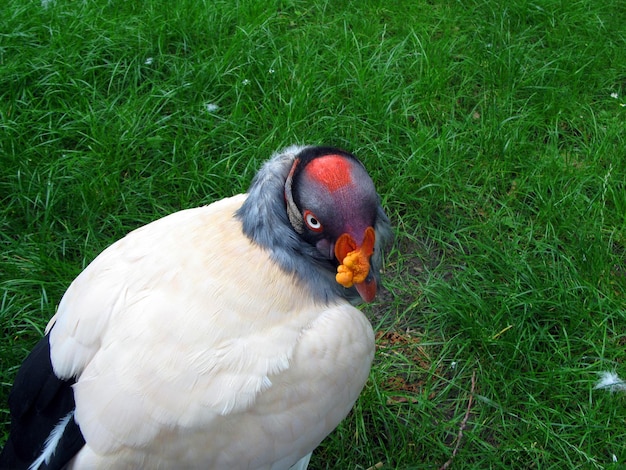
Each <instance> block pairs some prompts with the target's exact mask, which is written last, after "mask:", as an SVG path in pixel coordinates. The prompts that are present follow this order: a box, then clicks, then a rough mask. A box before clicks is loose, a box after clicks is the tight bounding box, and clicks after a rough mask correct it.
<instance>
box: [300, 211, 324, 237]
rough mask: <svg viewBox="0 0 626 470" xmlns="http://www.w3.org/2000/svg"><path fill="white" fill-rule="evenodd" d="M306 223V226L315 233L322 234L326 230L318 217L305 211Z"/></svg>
mask: <svg viewBox="0 0 626 470" xmlns="http://www.w3.org/2000/svg"><path fill="white" fill-rule="evenodd" d="M304 222H305V223H306V226H307V227H308V228H309V229H311V230H313V231H314V232H321V231H322V230H324V228H323V227H322V223H321V222H320V221H319V220H317V217H315V215H314V214H313V212H311V211H304Z"/></svg>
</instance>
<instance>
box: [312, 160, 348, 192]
mask: <svg viewBox="0 0 626 470" xmlns="http://www.w3.org/2000/svg"><path fill="white" fill-rule="evenodd" d="M305 171H306V173H307V175H308V176H309V177H310V178H311V179H313V180H315V181H318V182H319V183H320V184H322V185H324V186H326V188H327V189H328V190H329V191H330V192H335V191H337V190H339V189H341V188H344V187H346V186H352V184H353V182H352V173H351V166H350V163H349V162H348V161H347V160H346V158H345V157H342V156H340V155H325V156H323V157H319V158H316V159H314V160H313V161H311V163H309V164H308V165H307V166H306V170H305Z"/></svg>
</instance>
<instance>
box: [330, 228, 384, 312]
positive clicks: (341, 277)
mask: <svg viewBox="0 0 626 470" xmlns="http://www.w3.org/2000/svg"><path fill="white" fill-rule="evenodd" d="M375 242H376V232H374V229H373V228H372V227H367V228H366V229H365V233H364V235H363V242H362V243H361V246H358V245H357V243H356V241H355V240H354V237H353V236H352V235H350V234H349V233H344V234H342V235H341V236H340V237H339V238H338V239H337V242H336V243H335V256H336V257H337V260H339V263H340V264H339V266H338V267H337V276H336V280H337V282H338V283H339V284H341V285H342V286H344V287H352V286H354V287H355V288H356V290H357V292H358V293H359V295H360V296H361V298H362V299H363V300H364V301H365V302H371V301H372V300H374V297H376V279H375V278H374V276H372V273H370V257H371V256H372V253H374V243H375Z"/></svg>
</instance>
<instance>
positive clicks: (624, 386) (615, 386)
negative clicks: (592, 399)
mask: <svg viewBox="0 0 626 470" xmlns="http://www.w3.org/2000/svg"><path fill="white" fill-rule="evenodd" d="M593 388H594V389H598V388H602V389H605V390H608V391H610V392H626V382H624V380H622V379H621V378H620V377H619V375H617V374H616V373H615V372H609V371H605V372H600V380H599V381H598V383H597V384H596V386H595V387H593Z"/></svg>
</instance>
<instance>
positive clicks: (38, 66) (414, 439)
mask: <svg viewBox="0 0 626 470" xmlns="http://www.w3.org/2000/svg"><path fill="white" fill-rule="evenodd" d="M44 3H45V2H44ZM2 12H3V13H2V15H0V163H1V164H0V200H1V203H0V240H1V241H0V243H1V246H2V248H1V250H0V299H1V303H0V324H1V325H2V330H1V332H2V337H1V338H0V413H1V414H0V422H2V429H1V430H0V432H1V433H2V434H3V435H4V436H6V432H7V429H8V415H7V411H6V409H5V408H6V405H5V403H6V397H7V395H8V392H9V390H10V384H11V382H12V380H13V378H14V376H15V373H16V370H17V367H18V365H19V364H20V363H21V361H22V360H23V358H24V357H25V355H26V354H27V352H28V351H29V350H30V348H31V347H32V346H33V344H34V343H35V342H36V340H37V338H38V337H39V336H40V334H41V331H42V328H43V327H44V325H45V324H46V322H47V320H48V319H49V318H50V317H51V316H52V314H53V313H54V311H55V307H56V305H57V303H58V301H59V299H60V297H61V296H62V294H63V292H64V290H65V289H66V288H67V286H68V284H69V283H70V282H71V280H72V279H73V277H74V276H76V275H77V274H78V273H79V272H80V270H81V269H82V268H83V267H84V266H85V265H86V264H87V263H88V262H89V261H90V260H92V259H93V258H94V257H95V256H96V254H97V253H98V252H100V251H101V250H102V249H104V248H105V247H106V246H107V245H109V244H110V243H112V242H113V241H115V240H116V239H118V238H120V237H122V236H123V235H124V234H125V233H127V232H128V231H129V230H132V229H133V228H136V227H138V226H140V225H142V224H144V223H146V222H148V221H151V220H154V219H156V218H158V217H160V216H163V215H165V214H168V213H170V212H173V211H176V210H180V209H182V208H186V207H193V206H197V205H201V204H206V203H209V202H211V201H213V200H216V199H219V198H222V197H225V196H228V195H231V194H234V193H236V192H241V191H244V190H245V188H246V187H247V185H248V183H249V181H250V179H251V178H252V176H253V174H254V172H255V170H256V169H257V168H258V167H259V165H260V164H261V162H262V161H263V160H264V159H266V158H267V157H268V156H269V155H270V154H271V153H272V152H273V151H274V150H276V149H279V148H281V147H283V146H286V145H288V144H291V143H325V144H332V145H338V146H341V147H345V148H347V149H348V150H351V151H353V152H355V153H356V154H357V155H359V156H360V157H361V159H362V160H363V161H364V162H365V164H366V166H367V167H368V168H369V169H370V171H371V173H372V176H373V178H374V179H375V182H376V184H377V187H378V188H379V190H380V193H381V195H382V197H383V201H384V204H385V207H386V208H387V209H388V212H389V214H390V216H391V218H392V220H393V222H394V225H395V227H396V230H397V240H396V244H395V246H394V248H393V250H392V251H391V253H390V254H389V256H388V257H387V267H386V272H385V286H386V288H387V290H388V291H387V292H385V293H383V295H381V297H380V299H379V301H378V302H377V303H375V304H374V305H372V306H368V307H367V308H366V310H367V312H368V314H369V315H370V317H371V318H372V322H373V323H374V325H375V326H376V327H377V328H378V329H379V330H380V331H381V332H383V333H384V334H385V335H384V336H382V337H381V338H380V339H379V348H378V353H377V357H376V360H375V364H374V368H373V370H372V373H371V377H370V380H369V381H368V384H367V385H366V388H365V390H364V392H363V394H362V396H361V398H360V400H359V402H358V403H357V405H356V407H355V410H354V412H353V413H352V414H351V415H350V416H349V418H348V419H347V420H346V421H345V422H344V423H343V424H342V425H341V426H340V427H339V428H338V429H337V431H336V432H335V433H334V434H333V435H332V436H331V437H329V438H328V439H327V440H326V441H325V442H324V443H323V444H322V446H321V447H320V448H319V449H318V450H317V451H316V453H315V454H314V457H313V460H312V464H311V468H313V469H322V468H328V469H336V468H340V469H365V468H368V467H370V466H372V465H375V464H376V463H378V462H383V464H384V466H383V468H384V469H391V468H398V469H410V468H437V467H439V466H441V465H443V464H444V463H445V462H446V461H447V460H448V459H449V458H450V457H451V455H452V452H453V449H454V448H455V446H456V444H457V435H458V432H459V429H460V427H461V425H462V422H463V419H464V416H465V415H466V412H467V410H468V404H469V397H470V395H471V377H472V374H473V373H475V374H476V375H475V376H476V385H475V389H474V394H473V396H474V399H473V402H472V404H471V407H469V417H468V419H467V422H466V425H465V428H464V433H463V437H462V439H461V441H460V444H459V446H458V453H457V454H456V455H455V457H454V460H453V465H452V467H453V468H503V469H504V468H507V469H508V468H519V469H526V468H541V469H546V468H554V469H562V468H585V469H586V468H618V466H619V465H621V464H623V463H624V462H626V451H625V450H624V442H625V439H626V402H625V400H626V397H625V396H624V395H622V394H617V393H616V394H611V393H608V392H606V391H604V390H594V389H593V387H594V384H595V382H596V380H597V378H598V375H597V374H598V372H600V371H604V370H615V371H617V372H618V373H619V374H620V375H621V376H622V377H625V376H626V364H625V363H624V357H625V350H624V349H625V345H626V266H625V265H626V263H625V261H626V142H625V139H626V133H625V125H624V122H625V120H626V107H625V106H624V105H625V104H626V29H625V28H624V24H626V4H624V2H623V1H622V0H606V1H603V2H599V1H593V0H574V1H570V2H566V1H562V0H535V1H526V0H513V1H508V0H506V1H505V0H493V1H489V0H482V1H479V0H467V1H461V0H458V1H453V0H437V1H428V0H417V1H415V2H402V1H380V0H360V1H358V2H352V1H333V2H305V1H299V0H296V1H279V0H269V1H266V2H257V1H254V0H242V1H238V2H235V1H216V2H209V1H205V2H203V1H201V0H194V1H190V0H183V1H180V2H166V1H159V0H147V1H144V2H128V1H116V0H113V1H108V2H105V1H100V0H98V1H84V2H67V1H64V0H56V1H54V2H51V3H48V4H47V6H46V5H44V4H42V3H40V2H38V1H32V0H28V1H27V0H14V1H12V2H4V5H3V6H2ZM612 95H613V96H612ZM207 105H216V106H217V107H218V108H217V109H213V110H209V109H207ZM3 440H4V438H2V437H1V436H0V442H1V441H3ZM613 456H615V457H616V458H617V461H618V463H617V464H615V463H613Z"/></svg>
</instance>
